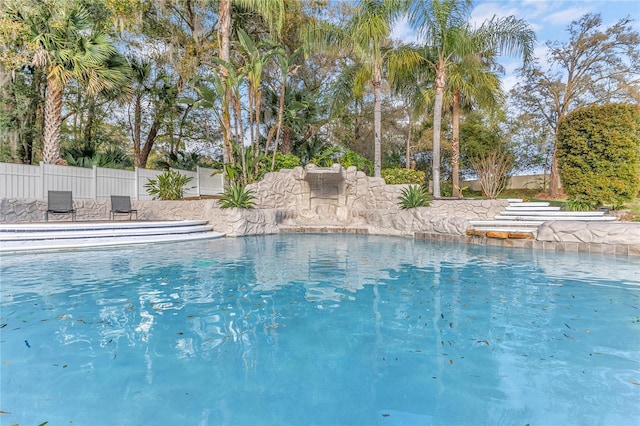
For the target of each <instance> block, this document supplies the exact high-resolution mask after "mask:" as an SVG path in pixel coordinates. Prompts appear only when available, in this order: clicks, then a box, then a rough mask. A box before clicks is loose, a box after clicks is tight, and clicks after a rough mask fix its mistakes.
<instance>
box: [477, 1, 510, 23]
mask: <svg viewBox="0 0 640 426" xmlns="http://www.w3.org/2000/svg"><path fill="white" fill-rule="evenodd" d="M520 14H521V9H519V8H517V7H513V6H511V5H510V4H509V3H497V2H483V3H480V4H479V5H478V6H476V7H475V8H474V9H473V11H472V12H471V16H470V17H469V23H470V24H471V26H472V27H476V28H477V27H479V26H480V25H482V23H483V22H485V21H488V20H490V19H491V18H493V17H494V16H497V17H498V18H502V17H505V16H511V15H513V16H515V17H516V18H520V16H518V15H520Z"/></svg>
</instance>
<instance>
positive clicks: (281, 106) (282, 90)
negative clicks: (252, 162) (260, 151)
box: [271, 76, 287, 171]
mask: <svg viewBox="0 0 640 426" xmlns="http://www.w3.org/2000/svg"><path fill="white" fill-rule="evenodd" d="M286 81H287V77H286V76H285V77H284V82H283V83H282V86H281V87H280V103H279V104H278V130H277V131H276V139H275V143H274V144H273V157H272V159H271V171H274V170H273V169H275V167H276V153H277V152H278V139H280V131H281V130H282V117H283V115H284V96H285V93H286V87H287V86H286V84H285V83H286Z"/></svg>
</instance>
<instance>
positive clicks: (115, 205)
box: [110, 195, 138, 220]
mask: <svg viewBox="0 0 640 426" xmlns="http://www.w3.org/2000/svg"><path fill="white" fill-rule="evenodd" d="M131 213H135V215H136V220H138V210H136V209H133V208H131V197H129V196H128V195H112V196H111V212H110V218H111V220H114V219H115V216H116V215H117V214H128V215H129V220H131Z"/></svg>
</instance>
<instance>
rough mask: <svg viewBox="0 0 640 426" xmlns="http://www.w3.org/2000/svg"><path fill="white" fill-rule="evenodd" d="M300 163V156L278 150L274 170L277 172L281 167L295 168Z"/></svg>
mask: <svg viewBox="0 0 640 426" xmlns="http://www.w3.org/2000/svg"><path fill="white" fill-rule="evenodd" d="M300 164H301V163H300V158H299V157H297V156H295V155H293V154H282V153H281V152H277V153H276V167H275V168H274V169H273V170H274V171H276V172H277V171H279V170H281V169H293V168H294V167H298V166H299V165H300Z"/></svg>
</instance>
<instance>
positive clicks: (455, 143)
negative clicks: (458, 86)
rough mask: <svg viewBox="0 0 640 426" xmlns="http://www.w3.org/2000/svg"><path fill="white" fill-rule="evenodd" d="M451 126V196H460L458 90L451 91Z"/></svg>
mask: <svg viewBox="0 0 640 426" xmlns="http://www.w3.org/2000/svg"><path fill="white" fill-rule="evenodd" d="M452 119H453V128H452V137H451V179H452V184H453V196H454V197H460V190H459V189H458V188H460V177H459V174H460V90H456V91H455V92H454V93H453V117H452Z"/></svg>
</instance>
